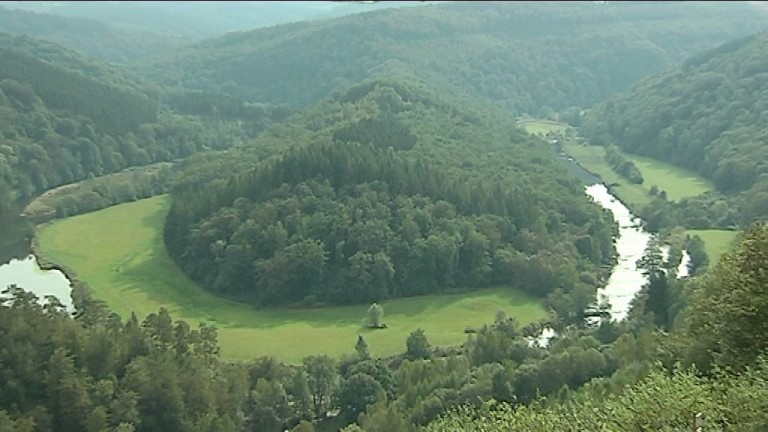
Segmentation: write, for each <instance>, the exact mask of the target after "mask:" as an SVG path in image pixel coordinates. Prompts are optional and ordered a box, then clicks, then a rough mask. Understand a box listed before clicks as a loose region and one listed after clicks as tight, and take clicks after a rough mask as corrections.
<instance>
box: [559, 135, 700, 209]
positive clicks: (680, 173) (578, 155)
mask: <svg viewBox="0 0 768 432" xmlns="http://www.w3.org/2000/svg"><path fill="white" fill-rule="evenodd" d="M565 151H566V153H568V155H570V156H572V157H573V158H574V159H576V161H577V162H579V164H581V165H582V166H583V167H584V168H586V169H587V170H588V171H590V172H593V173H595V174H597V175H598V176H600V178H602V179H603V181H604V182H605V183H606V184H613V185H614V189H615V191H616V194H617V195H618V196H619V198H620V199H621V200H622V201H624V202H626V203H629V204H634V205H638V206H642V205H645V204H648V203H649V202H650V201H651V198H652V197H651V196H650V195H649V194H648V192H649V191H650V189H651V187H652V186H654V185H655V186H657V187H658V188H659V190H660V191H662V190H664V191H667V197H668V198H669V199H670V200H672V201H678V200H680V199H682V198H686V197H693V196H696V195H699V194H702V193H704V192H707V191H708V190H711V189H712V188H713V185H712V183H711V182H710V181H709V180H707V179H705V178H703V177H701V176H699V175H698V174H696V173H694V172H692V171H689V170H686V169H684V168H679V167H676V166H674V165H671V164H668V163H665V162H662V161H659V160H656V159H653V158H648V157H643V156H637V155H633V154H629V153H626V152H623V153H622V154H623V155H624V156H625V157H626V158H627V159H628V160H631V161H632V162H634V163H635V165H637V168H638V169H639V170H640V172H641V173H642V174H643V179H644V181H643V184H640V185H638V184H632V183H630V182H629V181H627V180H626V179H625V178H624V177H621V176H620V175H618V174H617V173H616V172H615V171H613V169H612V168H611V167H610V166H609V165H608V163H607V162H606V161H605V149H604V148H603V147H600V146H590V145H580V144H567V145H565Z"/></svg>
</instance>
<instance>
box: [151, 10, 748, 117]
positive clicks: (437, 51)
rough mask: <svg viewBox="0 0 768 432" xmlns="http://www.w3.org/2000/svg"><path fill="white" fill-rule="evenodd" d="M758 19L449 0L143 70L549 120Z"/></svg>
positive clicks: (246, 40)
mask: <svg viewBox="0 0 768 432" xmlns="http://www.w3.org/2000/svg"><path fill="white" fill-rule="evenodd" d="M761 17H762V12H761V11H760V10H759V9H757V8H754V10H753V8H750V7H747V6H746V5H738V4H736V5H718V7H717V8H714V7H708V6H707V5H687V4H682V3H680V4H670V5H664V7H663V8H660V7H659V6H658V5H655V4H643V3H637V4H636V3H634V2H633V3H627V4H624V3H607V4H601V5H595V4H593V3H589V2H581V3H572V4H568V5H565V4H563V3H547V2H543V3H542V2H535V3H534V2H531V3H529V2H518V3H505V2H493V3H485V4H460V3H446V4H436V5H429V6H428V7H417V8H398V9H390V10H385V11H378V12H372V13H367V14H357V15H351V16H348V17H343V18H337V19H331V20H324V21H316V22H310V23H294V24H290V25H284V26H277V27H273V28H267V29H258V30H254V31H251V32H241V33H232V34H229V35H226V36H223V37H220V38H217V39H211V40H207V41H203V42H201V43H198V44H195V45H192V46H190V47H188V48H186V49H181V50H176V51H175V52H174V53H173V55H163V56H159V55H158V56H156V57H154V58H153V59H151V60H148V61H145V62H144V63H143V64H142V65H141V68H142V70H143V71H145V72H146V73H147V74H148V75H150V76H153V77H155V78H156V79H157V80H158V81H162V82H164V83H167V84H168V85H169V86H174V85H178V84H179V83H181V85H183V86H184V87H186V88H189V89H197V90H205V91H211V92H216V93H226V94H229V95H231V96H238V97H240V96H242V97H244V98H245V99H246V100H257V101H260V102H271V103H282V102H287V103H289V104H290V105H291V106H294V107H296V106H303V105H306V104H309V103H311V102H314V101H316V100H319V99H321V98H323V97H326V96H328V95H329V94H331V93H332V92H333V91H335V90H338V89H339V88H342V87H345V86H347V85H349V84H350V83H356V82H358V81H360V80H361V79H364V78H369V77H371V76H387V75H389V76H391V75H395V76H402V77H407V78H410V79H414V80H418V81H420V82H423V83H427V84H429V85H430V86H432V87H433V88H434V89H436V90H440V91H441V92H443V93H445V94H456V95H470V96H473V97H476V98H487V99H491V100H494V101H496V102H498V103H500V104H502V105H503V106H504V107H506V108H508V109H510V110H512V111H516V112H528V113H531V114H540V115H542V116H547V115H554V113H555V112H556V111H561V110H564V109H566V108H569V107H571V106H574V105H579V106H583V107H588V106H591V105H593V104H594V103H596V102H598V101H600V100H603V99H604V98H606V97H607V96H610V95H611V94H613V93H615V92H617V91H620V90H623V89H625V88H626V87H627V86H628V85H629V84H630V83H632V82H633V81H635V80H637V79H639V78H641V77H644V76H647V75H648V74H649V73H653V72H657V71H660V70H662V69H663V68H665V67H669V66H672V65H673V64H675V63H677V62H679V61H682V60H683V58H684V57H685V56H686V55H688V53H689V52H691V51H695V50H697V49H704V48H709V47H711V46H712V45H714V44H717V43H720V42H722V41H723V40H724V39H727V38H728V37H737V36H743V35H745V34H748V33H750V32H754V31H758V30H760V29H762V25H763V21H762V18H761ZM713 22H716V23H717V24H716V25H713ZM627 28H631V29H632V31H631V32H628V31H627ZM362 34H365V35H366V36H365V37H361V35H362Z"/></svg>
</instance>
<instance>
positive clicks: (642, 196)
mask: <svg viewBox="0 0 768 432" xmlns="http://www.w3.org/2000/svg"><path fill="white" fill-rule="evenodd" d="M564 148H565V152H566V153H567V154H568V155H569V156H571V157H573V158H574V159H575V160H576V162H578V163H579V165H581V166H583V167H584V168H585V169H586V170H587V171H589V172H591V173H593V174H595V175H597V176H598V177H600V178H601V179H602V180H603V183H605V184H606V185H613V192H614V193H615V194H616V196H617V197H618V198H619V200H621V202H623V203H625V204H628V205H629V206H630V207H632V206H637V207H642V206H644V205H646V204H648V203H649V202H651V196H650V195H648V189H646V188H645V187H643V185H637V184H632V183H630V182H629V181H627V180H626V179H625V178H624V177H622V176H620V175H618V174H617V173H616V172H615V171H614V170H613V169H612V168H611V167H610V166H609V165H608V163H607V162H606V161H605V149H604V148H603V147H599V146H584V145H579V144H566V145H565V146H564ZM638 168H640V167H638ZM643 177H645V172H643ZM660 187H661V186H660Z"/></svg>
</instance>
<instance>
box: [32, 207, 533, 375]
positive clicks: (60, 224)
mask: <svg viewBox="0 0 768 432" xmlns="http://www.w3.org/2000/svg"><path fill="white" fill-rule="evenodd" d="M169 204H170V202H169V198H168V197H167V196H159V197H154V198H149V199H145V200H140V201H136V202H132V203H127V204H121V205H118V206H114V207H109V208H106V209H104V210H100V211H97V212H94V213H89V214H84V215H80V216H75V217H71V218H68V219H63V220H59V221H56V222H54V223H52V224H48V225H46V226H44V227H42V228H41V229H40V230H39V232H38V240H39V247H40V252H41V254H42V255H43V256H44V257H45V258H47V259H49V260H51V261H53V262H55V263H57V264H60V265H63V266H66V267H67V268H70V269H72V271H74V272H75V273H76V275H77V276H78V278H79V279H81V280H82V281H84V282H86V283H87V284H88V285H89V286H90V288H91V290H92V291H93V295H94V297H95V298H97V299H100V300H103V301H104V302H105V303H106V304H107V305H108V306H109V307H110V308H111V309H112V310H113V311H115V312H116V313H118V314H119V315H121V316H122V317H124V318H125V317H128V316H130V314H131V313H132V312H135V313H136V314H137V315H138V316H139V318H140V319H143V318H144V317H145V316H147V315H148V314H150V313H153V312H157V311H158V310H159V309H160V308H161V307H162V308H166V309H167V310H168V311H169V312H170V313H171V315H172V316H173V317H174V318H175V319H184V320H186V321H188V322H189V323H190V324H191V325H193V326H194V325H197V324H198V323H208V324H213V325H215V326H216V327H217V328H218V334H219V344H220V346H221V351H222V356H223V357H224V358H227V359H232V360H248V359H252V358H255V357H257V356H262V355H272V356H274V357H275V358H277V359H279V360H282V361H285V362H288V363H299V362H300V361H301V359H302V358H303V357H305V356H308V355H311V354H327V355H331V356H340V355H342V354H345V353H353V352H354V346H355V342H356V340H357V335H358V334H363V335H364V337H365V339H366V342H368V345H369V348H370V350H371V353H372V354H373V355H374V356H387V355H392V354H397V353H401V352H404V351H405V340H406V338H407V337H408V335H409V334H410V332H411V331H413V330H415V329H417V328H422V329H424V331H425V334H426V336H427V338H428V339H429V342H430V343H431V344H432V345H436V346H447V345H457V344H460V343H462V342H464V341H465V340H466V337H467V336H466V334H465V333H464V330H465V329H466V328H468V327H479V326H481V325H482V324H484V323H489V322H492V321H493V319H494V316H495V313H496V312H497V311H499V310H503V311H505V312H507V314H508V315H509V316H513V317H515V318H517V320H518V321H519V322H520V323H521V324H525V323H529V322H533V321H537V320H539V319H542V318H545V317H546V316H547V313H546V311H545V310H544V308H543V307H542V305H541V303H540V302H539V301H537V300H536V299H534V298H532V297H529V296H527V295H525V294H523V293H521V292H519V291H515V290H513V289H509V288H504V287H498V288H494V289H486V290H481V291H475V292H471V293H465V294H456V295H439V296H424V297H417V298H408V299H396V300H392V301H388V302H385V303H383V307H384V322H385V323H386V324H387V326H388V328H387V329H385V330H373V331H372V330H367V329H364V328H362V326H361V324H362V321H363V318H364V317H365V312H366V310H367V308H368V305H367V304H366V305H355V306H343V307H327V308H320V309H288V308H282V309H257V308H254V307H251V306H249V305H245V304H241V303H237V302H233V301H228V300H225V299H222V298H219V297H216V296H214V295H213V294H211V293H209V292H207V291H205V290H204V289H203V288H201V287H200V286H198V285H197V284H195V283H194V282H192V281H191V280H190V279H189V278H187V277H186V275H184V273H182V272H181V270H180V269H179V268H178V267H177V266H176V265H175V263H174V262H173V261H172V260H171V258H170V257H169V255H168V253H167V251H166V249H165V246H164V244H163V240H162V227H163V223H164V220H165V215H166V213H167V211H168V206H169Z"/></svg>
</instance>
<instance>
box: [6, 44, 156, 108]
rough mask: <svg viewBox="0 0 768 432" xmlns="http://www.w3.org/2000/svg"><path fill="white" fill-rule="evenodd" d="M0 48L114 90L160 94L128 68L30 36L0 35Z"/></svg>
mask: <svg viewBox="0 0 768 432" xmlns="http://www.w3.org/2000/svg"><path fill="white" fill-rule="evenodd" d="M0 49H3V50H7V51H14V52H17V53H19V54H23V55H25V56H27V57H32V58H34V59H36V60H37V61H42V62H45V63H48V64H50V65H51V66H54V67H56V68H59V69H62V70H66V71H68V72H71V73H74V74H78V75H82V76H85V77H87V78H90V79H93V80H96V81H98V82H102V83H105V84H109V85H111V86H114V87H120V88H124V89H127V90H130V91H132V92H134V93H139V94H144V95H146V96H148V97H150V98H152V99H155V98H156V97H157V96H158V95H159V94H160V92H161V89H160V87H159V86H158V85H157V84H154V83H153V82H151V81H149V80H147V79H145V78H143V77H140V76H138V75H136V74H134V73H132V72H130V71H129V70H128V69H126V68H123V67H120V66H116V65H113V64H110V63H107V62H104V61H102V60H98V59H96V58H93V57H89V56H86V55H84V54H81V53H80V52H77V51H75V50H73V49H71V48H67V47H65V46H62V45H59V44H57V43H53V42H48V41H45V40H42V39H37V38H34V37H31V36H28V35H12V34H9V33H3V32H0Z"/></svg>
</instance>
